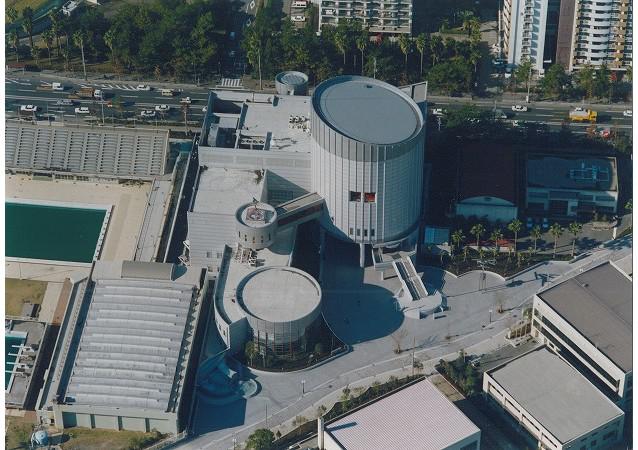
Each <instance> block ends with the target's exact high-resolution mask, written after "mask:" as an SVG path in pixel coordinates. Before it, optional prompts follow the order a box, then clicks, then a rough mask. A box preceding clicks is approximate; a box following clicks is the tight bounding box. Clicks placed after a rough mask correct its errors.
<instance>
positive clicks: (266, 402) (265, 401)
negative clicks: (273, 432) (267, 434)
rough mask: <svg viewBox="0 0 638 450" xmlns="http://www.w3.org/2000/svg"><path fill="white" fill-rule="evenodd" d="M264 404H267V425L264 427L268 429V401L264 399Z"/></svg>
mask: <svg viewBox="0 0 638 450" xmlns="http://www.w3.org/2000/svg"><path fill="white" fill-rule="evenodd" d="M264 405H265V406H266V425H265V426H264V428H266V429H268V401H267V400H264Z"/></svg>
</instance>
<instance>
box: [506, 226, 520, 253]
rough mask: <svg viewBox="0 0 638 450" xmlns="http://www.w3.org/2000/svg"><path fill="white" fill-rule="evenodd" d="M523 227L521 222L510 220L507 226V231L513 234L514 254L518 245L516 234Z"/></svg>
mask: <svg viewBox="0 0 638 450" xmlns="http://www.w3.org/2000/svg"><path fill="white" fill-rule="evenodd" d="M522 227H523V222H521V221H520V220H518V219H514V220H512V221H511V222H510V223H509V224H508V225H507V229H508V230H510V231H511V232H512V233H514V253H516V247H517V244H518V233H519V232H520V231H521V228H522Z"/></svg>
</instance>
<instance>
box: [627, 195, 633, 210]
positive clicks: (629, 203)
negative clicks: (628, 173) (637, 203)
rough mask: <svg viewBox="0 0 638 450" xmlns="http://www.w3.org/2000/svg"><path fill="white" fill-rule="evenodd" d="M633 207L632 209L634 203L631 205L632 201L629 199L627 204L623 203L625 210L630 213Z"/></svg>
mask: <svg viewBox="0 0 638 450" xmlns="http://www.w3.org/2000/svg"><path fill="white" fill-rule="evenodd" d="M633 207H634V203H633V200H632V199H631V198H630V199H629V200H627V203H625V210H626V211H629V212H632V210H633Z"/></svg>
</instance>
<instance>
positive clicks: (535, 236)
mask: <svg viewBox="0 0 638 450" xmlns="http://www.w3.org/2000/svg"><path fill="white" fill-rule="evenodd" d="M529 235H530V236H531V237H532V240H533V241H534V253H536V241H538V240H539V239H540V238H541V236H542V235H543V232H542V231H541V227H539V226H538V225H535V226H534V228H532V231H530V233H529Z"/></svg>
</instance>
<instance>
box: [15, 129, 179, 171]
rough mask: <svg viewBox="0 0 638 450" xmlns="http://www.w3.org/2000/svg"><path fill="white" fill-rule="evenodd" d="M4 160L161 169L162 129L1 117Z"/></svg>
mask: <svg viewBox="0 0 638 450" xmlns="http://www.w3.org/2000/svg"><path fill="white" fill-rule="evenodd" d="M5 131H6V141H5V159H4V161H5V164H6V166H7V167H8V168H13V169H30V170H42V171H55V172H68V173H75V174H91V175H111V176H135V177H140V178H152V177H154V176H156V175H163V174H164V168H165V164H166V158H167V155H168V131H167V130H147V129H141V128H135V129H130V128H110V127H98V128H93V127H87V126H77V127H76V126H74V127H64V126H62V127H60V126H49V125H39V124H32V123H27V122H16V121H6V122H5Z"/></svg>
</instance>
